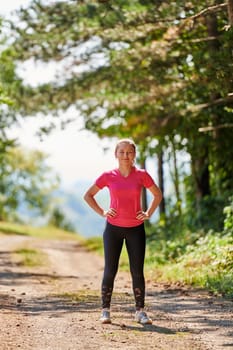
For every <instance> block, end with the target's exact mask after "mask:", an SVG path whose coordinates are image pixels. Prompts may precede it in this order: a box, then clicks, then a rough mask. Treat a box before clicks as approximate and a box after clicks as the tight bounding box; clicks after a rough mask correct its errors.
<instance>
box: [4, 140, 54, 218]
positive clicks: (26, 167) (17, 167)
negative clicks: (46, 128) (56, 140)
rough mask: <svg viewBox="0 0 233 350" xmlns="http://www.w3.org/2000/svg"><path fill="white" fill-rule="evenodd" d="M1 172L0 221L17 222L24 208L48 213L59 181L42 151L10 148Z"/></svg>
mask: <svg viewBox="0 0 233 350" xmlns="http://www.w3.org/2000/svg"><path fill="white" fill-rule="evenodd" d="M1 163H2V164H1V169H0V192H1V196H0V218H1V220H5V219H17V210H18V209H19V208H20V206H22V205H26V206H28V208H29V209H30V210H31V211H35V212H37V213H42V214H43V213H46V211H47V210H48V208H49V206H50V203H51V194H52V192H53V191H54V190H55V189H56V188H57V186H58V183H59V182H58V178H57V176H56V175H55V174H54V173H53V172H52V169H51V168H50V167H49V166H48V165H47V164H46V156H45V154H43V153H42V152H39V151H29V150H26V149H21V148H17V147H14V148H10V149H9V150H8V151H7V152H6V154H5V155H4V157H2V162H1Z"/></svg>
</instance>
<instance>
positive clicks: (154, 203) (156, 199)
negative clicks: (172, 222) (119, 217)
mask: <svg viewBox="0 0 233 350" xmlns="http://www.w3.org/2000/svg"><path fill="white" fill-rule="evenodd" d="M148 190H149V191H150V192H151V194H152V195H153V198H152V200H151V202H150V204H149V206H148V208H147V210H146V211H140V212H139V213H137V219H138V220H148V219H149V218H150V217H151V215H152V214H153V213H154V212H155V210H156V209H157V207H158V206H159V203H160V202H161V200H162V198H163V195H162V192H161V190H160V189H159V187H158V186H156V185H155V184H154V185H152V186H151V187H149V188H148Z"/></svg>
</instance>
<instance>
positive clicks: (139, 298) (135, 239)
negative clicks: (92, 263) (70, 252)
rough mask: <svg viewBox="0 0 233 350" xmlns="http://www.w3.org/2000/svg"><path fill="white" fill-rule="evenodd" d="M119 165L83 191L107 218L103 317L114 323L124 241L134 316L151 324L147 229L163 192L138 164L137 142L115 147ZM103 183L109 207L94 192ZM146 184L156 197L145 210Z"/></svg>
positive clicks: (120, 141) (125, 140)
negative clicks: (146, 306) (112, 306)
mask: <svg viewBox="0 0 233 350" xmlns="http://www.w3.org/2000/svg"><path fill="white" fill-rule="evenodd" d="M115 157H116V159H117V161H118V168H116V169H113V170H110V171H106V172H104V173H103V174H102V175H100V176H99V177H98V178H97V180H96V181H95V183H94V184H93V185H92V186H91V187H90V188H89V189H88V190H87V192H86V193H85V195H84V199H85V201H86V202H87V203H88V205H89V206H90V207H91V208H92V209H93V210H94V211H95V212H96V213H97V214H99V215H101V216H103V217H105V218H106V227H105V230H104V234H103V241H104V256H105V267H104V274H103V280H102V290H101V293H102V313H101V317H100V321H101V322H102V323H111V318H110V304H111V297H112V292H113V286H114V280H115V276H116V273H117V270H118V263H119V258H120V254H121V250H122V246H123V243H124V241H125V244H126V248H127V253H128V256H129V264H130V272H131V276H132V281H133V292H134V298H135V307H136V313H135V320H136V321H137V322H139V323H141V324H151V323H152V320H151V319H150V318H149V317H148V316H147V314H146V312H145V311H144V301H145V279H144V258H145V242H146V238H145V229H144V221H145V220H148V219H149V218H150V217H151V215H152V214H153V213H154V211H155V209H156V208H157V207H158V205H159V203H160V201H161V199H162V194H161V191H160V189H159V188H158V186H157V185H156V184H155V182H154V180H153V179H152V177H151V176H150V175H149V174H148V173H147V171H146V170H144V169H138V168H137V167H135V165H134V162H135V157H136V146H135V143H134V142H133V141H132V140H130V139H122V140H119V141H118V142H117V144H116V148H115ZM104 187H108V189H109V192H110V207H109V209H108V210H104V209H103V208H101V207H100V205H99V204H98V203H97V201H96V199H95V195H96V194H97V193H98V192H99V191H100V190H101V189H103V188H104ZM143 187H145V188H147V189H148V190H149V191H150V192H151V194H152V196H153V198H152V200H151V202H150V205H149V206H148V208H147V210H146V211H143V210H142V208H141V193H142V189H143Z"/></svg>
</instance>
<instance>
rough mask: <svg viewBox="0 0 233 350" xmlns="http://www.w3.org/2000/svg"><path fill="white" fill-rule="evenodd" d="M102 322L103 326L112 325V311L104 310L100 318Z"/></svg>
mask: <svg viewBox="0 0 233 350" xmlns="http://www.w3.org/2000/svg"><path fill="white" fill-rule="evenodd" d="M100 322H101V323H102V324H107V323H111V318H110V311H109V310H103V311H102V313H101V316H100Z"/></svg>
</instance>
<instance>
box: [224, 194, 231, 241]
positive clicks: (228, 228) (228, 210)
mask: <svg viewBox="0 0 233 350" xmlns="http://www.w3.org/2000/svg"><path fill="white" fill-rule="evenodd" d="M229 202H230V203H229V205H228V206H226V207H225V208H224V211H223V212H224V214H225V219H224V232H226V233H228V234H231V235H232V236H233V197H231V198H230V201H229Z"/></svg>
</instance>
